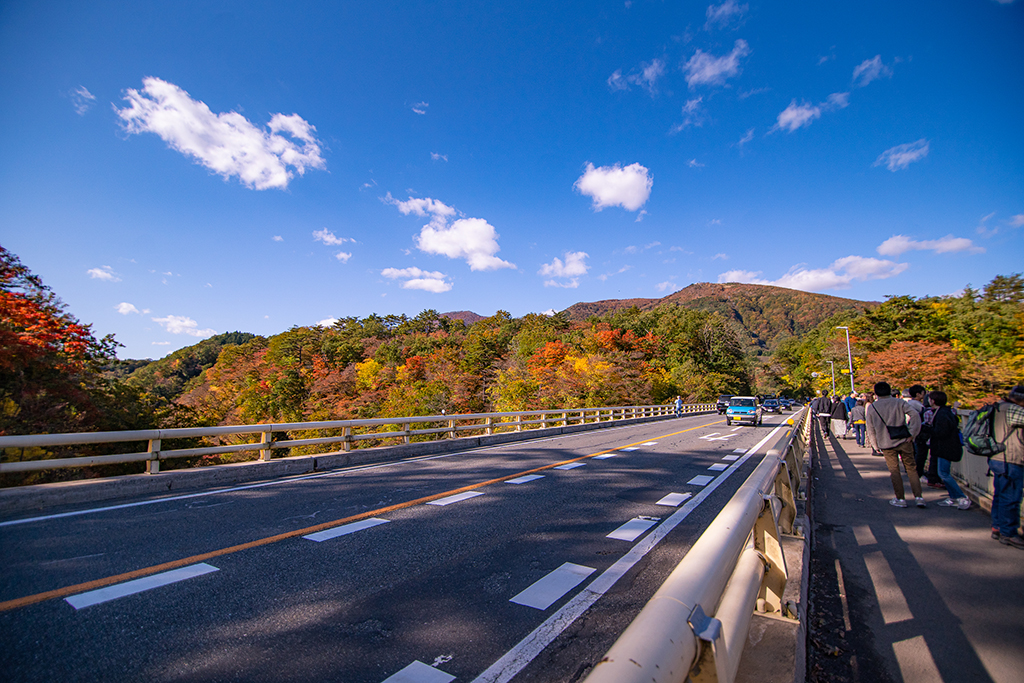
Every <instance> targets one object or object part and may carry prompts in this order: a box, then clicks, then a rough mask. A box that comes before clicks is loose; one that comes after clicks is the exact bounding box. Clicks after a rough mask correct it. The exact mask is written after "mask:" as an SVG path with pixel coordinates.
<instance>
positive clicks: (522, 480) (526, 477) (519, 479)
mask: <svg viewBox="0 0 1024 683" xmlns="http://www.w3.org/2000/svg"><path fill="white" fill-rule="evenodd" d="M543 478H544V475H543V474H526V475H523V476H522V477H516V478H515V479H509V480H508V481H506V482H505V483H506V484H525V483H527V482H530V481H536V480H537V479H543Z"/></svg>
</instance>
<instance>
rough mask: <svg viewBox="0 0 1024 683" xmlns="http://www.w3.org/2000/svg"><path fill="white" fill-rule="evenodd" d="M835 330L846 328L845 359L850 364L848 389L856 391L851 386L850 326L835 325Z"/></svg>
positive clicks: (851, 354)
mask: <svg viewBox="0 0 1024 683" xmlns="http://www.w3.org/2000/svg"><path fill="white" fill-rule="evenodd" d="M836 329H837V330H846V361H847V362H848V363H849V364H850V391H851V392H854V391H857V389H856V388H854V386H853V353H852V352H851V351H850V328H849V327H846V326H845V325H836Z"/></svg>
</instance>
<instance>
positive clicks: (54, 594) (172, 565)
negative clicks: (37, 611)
mask: <svg viewBox="0 0 1024 683" xmlns="http://www.w3.org/2000/svg"><path fill="white" fill-rule="evenodd" d="M720 422H721V420H719V421H717V422H709V423H707V424H703V425H697V426H696V427H688V428H686V429H680V430H679V431H675V432H669V433H668V434H663V435H662V436H660V437H658V438H659V439H667V438H669V437H670V436H678V435H679V434H685V433H687V432H692V431H695V430H697V429H704V428H705V427H710V426H712V425H715V424H719V423H720ZM634 426H636V425H627V426H624V427H621V428H620V429H628V428H631V427H634ZM774 433H775V432H772V434H774ZM769 436H770V434H769ZM555 438H560V437H552V438H551V439H550V440H554V439H555ZM765 438H767V437H765ZM637 443H640V442H637ZM493 448H497V447H490V448H488V449H486V450H492V449H493ZM615 450H617V449H609V450H604V451H598V452H597V453H589V454H587V455H581V456H579V457H576V458H572V459H570V460H563V461H561V462H556V463H551V464H548V465H542V466H540V467H535V468H533V469H531V470H525V471H523V472H516V473H515V474H509V475H506V476H504V477H498V478H497V479H490V480H488V481H483V482H477V483H475V484H469V485H467V486H462V487H460V488H457V489H451V490H449V491H445V492H443V493H435V494H433V495H429V496H424V497H422V498H416V499H414V500H408V501H405V502H404V503H395V504H394V505H388V506H386V507H382V508H377V509H376V510H367V511H366V512H360V513H358V514H355V515H350V516H348V517H343V518H341V519H335V520H333V521H330V522H322V523H320V524H316V525H314V526H310V527H306V528H304V529H294V530H292V531H286V532H284V533H281V534H274V535H273V536H265V537H264V538H259V539H256V540H254V541H248V542H246V543H239V544H237V545H233V546H229V547H227V548H220V549H218V550H211V551H209V552H205V553H200V554H198V555H192V556H191V557H183V558H180V559H177V560H171V561H169V562H162V563H160V564H155V565H152V566H150V567H143V568H141V569H134V570H132V571H128V572H124V573H122V574H115V575H114V576H107V577H104V578H101V579H94V580H92V581H85V582H83V583H78V584H75V585H72V586H64V587H63V588H56V589H54V590H49V591H44V592H42V593H35V594H34V595H26V596H23V597H20V598H15V599H13V600H6V601H4V602H0V612H6V611H8V610H12V609H17V608H19V607H25V606H26V605H34V604H36V603H38V602H44V601H46V600H53V599H56V598H65V597H67V596H69V595H74V594H76V593H81V592H84V591H88V590H94V589H97V588H103V587H104V586H111V585H114V584H117V583H122V582H124V581H129V580H132V579H137V578H140V577H143V576H150V575H152V574H157V573H159V572H163V571H168V570H171V569H177V568H179V567H184V566H187V565H190V564H195V563H197V562H205V561H206V560H209V559H212V558H214V557H221V556H222V555H231V554H233V553H237V552H241V551H243V550H249V549H251V548H259V547H261V546H265V545H270V544H272V543H278V542H280V541H285V540H288V539H289V538H298V537H300V536H305V535H307V534H311V533H315V532H317V531H323V530H325V529H333V528H334V527H338V526H342V525H343V524H348V523H349V522H358V521H359V520H361V519H368V518H370V517H374V516H376V515H382V514H385V513H388V512H394V511H395V510H404V509H406V508H411V507H415V506H417V505H423V504H424V503H429V502H430V501H434V500H440V499H442V498H445V497H448V496H450V495H453V494H458V493H462V492H464V491H471V490H472V489H477V488H483V487H485V486H490V485H492V484H497V483H499V482H503V481H507V480H509V479H513V478H515V477H521V476H523V475H524V474H533V473H534V472H543V471H544V470H549V469H553V468H555V467H558V466H559V465H568V464H571V463H575V462H580V461H582V460H587V459H589V458H595V457H600V456H601V455H604V454H608V453H614V452H615ZM465 452H470V451H465ZM465 452H464V453H465ZM438 457H441V456H428V457H423V458H416V460H429V459H434V458H438ZM404 462H406V463H407V462H409V461H408V460H407V461H404ZM389 464H390V465H393V464H398V463H389ZM367 467H368V468H369V467H371V466H367ZM339 474H341V473H337V472H332V473H330V475H329V476H338V475H339ZM313 476H318V477H319V476H328V475H326V474H324V475H309V476H306V477H296V478H295V479H290V480H289V481H292V482H294V481H296V480H298V479H309V478H313ZM270 483H281V482H269V483H267V484H266V485H270ZM256 486H257V485H254V486H248V487H238V488H237V489H236V490H240V489H243V488H256ZM220 492H223V490H222V491H220ZM212 493H214V492H210V494H212ZM194 495H196V496H198V495H208V494H194ZM182 497H183V498H184V497H186V496H182ZM188 497H193V496H192V495H190V496H188ZM166 500H167V499H159V501H152V502H164V501H166ZM147 502H149V501H147ZM142 504H145V502H140V503H129V504H125V505H121V506H114V507H133V506H135V505H142ZM114 507H111V508H104V509H114ZM93 511H101V510H100V509H97V510H93ZM85 512H88V511H81V512H80V513H81V514H84V513H85ZM80 513H63V514H60V515H50V516H49V517H45V518H44V517H34V518H30V519H23V520H15V521H13V522H9V524H20V523H24V522H29V521H39V520H42V519H53V518H56V517H67V516H71V515H73V514H80Z"/></svg>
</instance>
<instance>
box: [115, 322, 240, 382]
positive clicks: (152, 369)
mask: <svg viewBox="0 0 1024 683" xmlns="http://www.w3.org/2000/svg"><path fill="white" fill-rule="evenodd" d="M255 338H256V335H255V334H249V333H248V332H225V333H224V334H218V335H215V336H213V337H210V338H209V339H204V340H203V341H201V342H199V343H198V344H193V345H192V346H186V347H185V348H183V349H178V350H177V351H175V352H174V353H171V354H169V355H167V356H164V357H163V358H161V359H160V360H156V361H152V362H148V363H145V364H144V365H141V366H140V367H138V368H137V369H135V370H134V371H133V372H132V373H131V374H130V375H128V379H127V381H128V383H129V384H131V385H134V386H137V387H139V388H140V389H145V390H147V391H151V392H153V393H156V394H159V395H161V396H163V397H165V398H174V397H175V396H178V395H179V394H180V393H181V392H182V391H185V390H186V387H187V386H188V383H189V382H190V381H192V380H194V379H195V378H197V377H198V376H199V375H200V374H201V373H202V372H203V370H206V369H208V368H211V367H213V365H214V364H215V363H216V362H217V357H218V356H220V352H221V351H223V350H224V347H226V346H231V345H232V344H244V343H245V342H247V341H249V340H251V339H255ZM139 362H140V361H121V363H124V364H131V363H139Z"/></svg>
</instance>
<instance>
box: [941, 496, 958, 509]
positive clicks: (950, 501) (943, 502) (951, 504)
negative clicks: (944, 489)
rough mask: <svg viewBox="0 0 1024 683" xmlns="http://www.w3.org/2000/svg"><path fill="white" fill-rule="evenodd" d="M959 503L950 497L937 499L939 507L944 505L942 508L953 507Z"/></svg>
mask: <svg viewBox="0 0 1024 683" xmlns="http://www.w3.org/2000/svg"><path fill="white" fill-rule="evenodd" d="M959 504H960V503H959V502H958V501H956V500H954V499H952V498H947V499H946V500H940V501H939V506H940V507H944V508H955V507H956V506H958V505H959Z"/></svg>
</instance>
